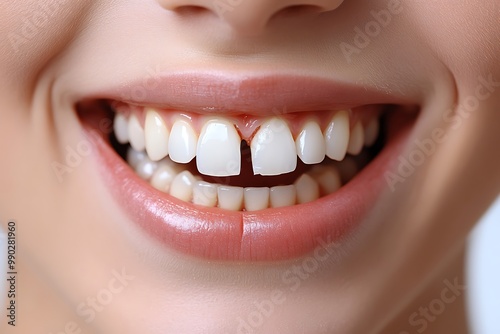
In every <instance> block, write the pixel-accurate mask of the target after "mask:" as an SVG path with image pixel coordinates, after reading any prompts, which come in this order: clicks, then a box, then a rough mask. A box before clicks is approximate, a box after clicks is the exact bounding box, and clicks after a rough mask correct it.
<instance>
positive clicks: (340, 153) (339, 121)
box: [325, 110, 350, 161]
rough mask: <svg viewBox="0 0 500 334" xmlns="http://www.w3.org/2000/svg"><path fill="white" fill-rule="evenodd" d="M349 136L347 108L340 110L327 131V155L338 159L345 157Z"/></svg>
mask: <svg viewBox="0 0 500 334" xmlns="http://www.w3.org/2000/svg"><path fill="white" fill-rule="evenodd" d="M349 137H350V136H349V113H348V112H347V111H345V110H343V111H339V112H338V113H336V114H335V116H333V118H332V120H331V121H330V124H329V125H328V128H327V129H326V131H325V142H326V155H327V156H328V157H329V158H330V159H333V160H337V161H341V160H342V159H344V157H345V155H346V153H347V146H348V145H349Z"/></svg>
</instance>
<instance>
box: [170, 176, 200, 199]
mask: <svg viewBox="0 0 500 334" xmlns="http://www.w3.org/2000/svg"><path fill="white" fill-rule="evenodd" d="M195 182H196V179H195V178H194V176H193V174H191V173H190V172H188V171H184V172H181V173H180V174H178V175H177V176H176V177H175V178H174V179H173V181H172V184H171V185H170V195H172V196H173V197H175V198H178V199H180V200H182V201H185V202H190V201H191V199H192V198H193V186H194V183H195Z"/></svg>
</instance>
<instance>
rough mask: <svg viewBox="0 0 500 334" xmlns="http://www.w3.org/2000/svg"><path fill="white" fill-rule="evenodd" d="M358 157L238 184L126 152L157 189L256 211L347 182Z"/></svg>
mask: <svg viewBox="0 0 500 334" xmlns="http://www.w3.org/2000/svg"><path fill="white" fill-rule="evenodd" d="M361 157H362V155H361ZM359 160H364V159H356V160H355V159H354V158H351V157H346V158H345V159H344V160H343V161H341V162H336V161H327V162H323V163H322V164H319V165H314V166H312V167H311V169H310V170H309V171H308V172H307V173H304V174H302V175H300V176H299V177H298V178H297V179H296V180H295V181H294V183H293V184H288V185H277V186H272V187H238V186H232V185H230V182H220V183H211V182H206V181H204V180H203V179H202V177H201V176H199V175H193V174H192V173H191V172H190V171H188V170H186V165H183V164H179V163H175V162H173V161H172V160H170V158H169V157H166V158H164V159H162V160H160V161H158V162H153V161H151V160H150V159H149V158H148V155H147V154H146V152H145V151H140V152H139V151H136V150H134V149H133V148H132V147H129V149H128V153H127V161H128V164H129V165H130V166H131V167H132V168H133V169H134V170H135V172H136V173H137V175H138V176H139V177H141V178H142V179H144V180H146V181H148V182H149V183H150V184H151V185H152V186H153V187H154V188H156V189H157V190H159V191H162V192H164V193H167V194H170V195H171V196H173V197H175V198H177V199H180V200H182V201H185V202H190V203H193V204H195V205H201V206H204V207H218V208H221V209H226V210H232V211H257V210H263V209H267V208H277V207H286V206H292V205H296V204H303V203H308V202H311V201H314V200H317V199H318V198H320V197H322V196H326V195H329V194H331V193H333V192H335V191H337V190H339V189H340V188H341V187H342V185H343V184H345V183H347V182H348V181H350V179H352V178H353V177H354V176H355V175H356V173H357V172H358V170H359V169H360V167H361V166H360V163H359ZM225 181H228V179H226V180H225Z"/></svg>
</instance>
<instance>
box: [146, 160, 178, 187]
mask: <svg viewBox="0 0 500 334" xmlns="http://www.w3.org/2000/svg"><path fill="white" fill-rule="evenodd" d="M177 174H178V172H177V171H176V170H175V169H174V168H173V167H172V166H169V165H168V164H165V163H160V165H159V166H158V168H157V169H156V171H155V173H154V174H153V177H152V178H151V181H150V182H151V185H152V186H153V187H154V188H156V189H158V190H160V191H163V192H166V193H168V191H169V190H170V185H171V184H172V181H173V180H174V178H175V177H176V176H177Z"/></svg>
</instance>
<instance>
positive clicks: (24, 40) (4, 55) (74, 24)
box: [0, 0, 93, 88]
mask: <svg viewBox="0 0 500 334" xmlns="http://www.w3.org/2000/svg"><path fill="white" fill-rule="evenodd" d="M92 4H93V1H89V0H84V1H67V0H52V1H2V4H0V31H2V32H5V37H6V38H2V39H0V50H1V52H0V63H1V64H2V68H1V69H0V74H2V76H4V77H7V78H9V77H10V78H15V79H12V80H13V81H14V82H12V83H14V84H17V85H19V86H21V87H20V88H23V87H24V88H26V86H27V83H29V82H30V80H33V79H32V78H34V77H35V76H36V75H37V74H38V72H39V71H40V70H42V69H43V66H45V65H46V64H47V63H48V62H49V61H50V60H51V59H52V58H53V57H54V56H56V55H57V54H58V53H59V52H60V51H61V50H62V49H63V48H64V47H65V46H66V45H67V44H68V43H70V41H71V36H73V35H74V34H75V32H76V31H77V30H78V29H79V28H80V25H81V23H83V22H84V20H85V17H86V16H87V13H88V12H89V10H90V9H91V7H92ZM2 37H4V36H2ZM3 71H6V72H7V73H2V72H3ZM11 88H12V87H11Z"/></svg>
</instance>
